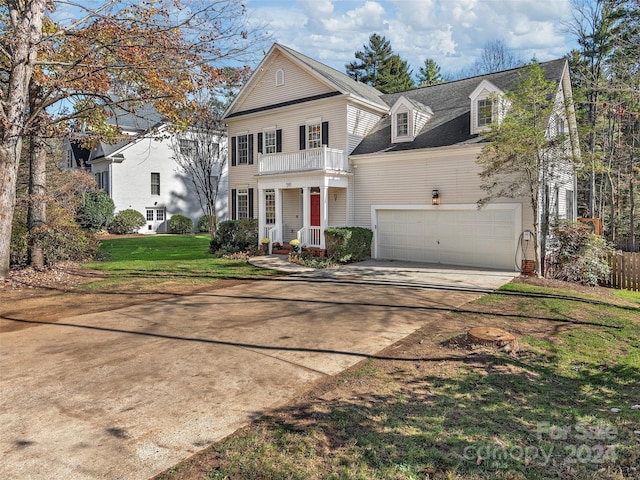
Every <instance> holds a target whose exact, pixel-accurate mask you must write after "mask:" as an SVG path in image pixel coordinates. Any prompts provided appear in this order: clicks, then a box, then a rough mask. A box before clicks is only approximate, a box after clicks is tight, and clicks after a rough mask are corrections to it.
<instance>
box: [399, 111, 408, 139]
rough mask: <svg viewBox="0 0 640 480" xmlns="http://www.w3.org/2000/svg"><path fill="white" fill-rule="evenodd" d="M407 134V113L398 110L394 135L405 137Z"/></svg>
mask: <svg viewBox="0 0 640 480" xmlns="http://www.w3.org/2000/svg"><path fill="white" fill-rule="evenodd" d="M407 135H409V113H407V112H400V113H397V114H396V136H397V137H406V136H407Z"/></svg>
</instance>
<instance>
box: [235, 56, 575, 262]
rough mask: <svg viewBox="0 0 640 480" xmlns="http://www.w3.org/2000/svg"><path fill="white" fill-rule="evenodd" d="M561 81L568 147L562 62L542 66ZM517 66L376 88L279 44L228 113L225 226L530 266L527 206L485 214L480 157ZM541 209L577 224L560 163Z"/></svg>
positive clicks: (571, 179) (556, 123)
mask: <svg viewBox="0 0 640 480" xmlns="http://www.w3.org/2000/svg"><path fill="white" fill-rule="evenodd" d="M542 66H543V68H544V69H545V72H546V77H547V78H549V79H553V80H555V81H556V82H557V85H558V94H557V105H558V108H557V115H554V118H553V119H550V129H554V131H556V132H565V131H568V132H569V141H568V142H567V144H568V147H567V148H569V149H577V139H576V136H575V118H574V116H573V110H572V108H571V87H570V79H569V73H568V66H567V63H566V61H565V60H564V59H560V60H555V61H551V62H546V63H543V64H542ZM517 79H518V70H517V69H516V70H508V71H505V72H499V73H493V74H488V75H483V76H480V77H474V78H469V79H464V80H459V81H454V82H449V83H445V84H441V85H434V86H429V87H424V88H418V89H414V90H410V91H406V92H401V93H395V94H382V93H381V92H379V91H378V90H376V89H375V88H373V87H370V86H368V85H364V84H362V83H359V82H357V81H355V80H353V79H352V78H350V77H349V76H347V75H345V74H343V73H340V72H338V71H337V70H334V69H332V68H330V67H328V66H326V65H324V64H322V63H320V62H317V61H315V60H313V59H311V58H309V57H306V56H304V55H302V54H300V53H298V52H296V51H294V50H292V49H290V48H287V47H285V46H283V45H279V44H275V45H273V47H272V48H271V49H270V50H269V52H268V53H267V54H266V56H265V58H264V59H263V61H262V62H261V63H260V65H259V66H258V68H257V69H256V70H255V72H254V74H253V75H252V77H251V78H250V79H249V81H248V82H247V84H246V85H245V86H244V87H243V89H242V90H241V91H240V93H239V95H238V96H237V97H236V99H235V101H234V102H233V103H232V104H231V106H230V107H229V109H228V110H227V112H226V113H225V116H224V121H225V123H226V124H227V127H228V131H227V134H228V139H229V151H230V152H231V162H230V167H229V193H230V198H229V204H230V205H231V215H230V217H231V218H234V219H238V218H246V217H254V218H258V219H259V228H260V235H261V236H262V237H269V238H270V239H271V240H272V241H278V242H288V241H290V240H291V239H293V238H298V239H300V242H301V244H303V245H306V246H309V247H318V248H324V246H325V245H324V233H323V232H324V229H325V228H326V227H328V226H345V225H351V226H363V227H368V228H371V229H372V230H373V231H374V242H373V247H372V256H373V257H374V258H385V259H399V260H411V261H421V262H434V263H445V264H454V265H468V266H480V267H493V268H501V269H509V270H515V269H517V268H519V267H520V265H521V262H522V260H524V259H525V258H527V259H532V258H533V248H532V245H533V242H531V239H532V237H531V236H532V235H534V234H537V235H540V232H534V231H533V223H534V222H533V212H532V210H531V208H530V205H529V203H530V202H529V200H528V199H526V198H521V199H511V198H505V199H500V200H497V201H495V202H492V203H490V204H488V205H486V206H485V207H483V208H482V209H479V208H478V204H477V202H478V200H479V199H480V198H482V197H483V196H484V195H485V193H484V192H483V191H482V190H481V188H480V178H479V175H478V174H479V172H480V168H479V166H478V165H477V164H476V159H477V158H478V155H479V154H480V152H481V150H482V147H483V144H484V143H485V140H484V139H483V137H482V132H483V130H484V129H486V128H487V125H489V124H490V123H491V122H492V121H493V120H494V119H495V118H497V117H495V116H496V115H501V114H503V112H501V108H500V104H499V102H497V101H496V100H495V98H496V97H494V95H493V94H499V93H500V92H503V91H505V90H507V89H509V87H511V86H512V85H513V84H514V82H515V81H516V80H517ZM547 188H548V192H547V193H548V195H547V197H546V198H548V201H547V202H546V208H548V209H552V211H553V215H554V216H555V217H556V218H568V219H575V216H576V205H575V203H576V202H575V191H576V187H575V174H574V172H573V169H572V167H571V165H570V163H569V162H564V163H563V162H559V164H558V167H557V168H556V175H555V176H554V180H553V183H549V184H548V185H547Z"/></svg>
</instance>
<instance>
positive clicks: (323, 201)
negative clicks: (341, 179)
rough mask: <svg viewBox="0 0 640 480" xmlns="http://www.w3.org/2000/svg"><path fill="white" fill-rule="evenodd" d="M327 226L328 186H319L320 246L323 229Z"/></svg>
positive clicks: (322, 244)
mask: <svg viewBox="0 0 640 480" xmlns="http://www.w3.org/2000/svg"><path fill="white" fill-rule="evenodd" d="M328 226H329V187H327V186H326V185H323V186H322V187H320V248H326V247H325V245H324V229H325V228H327V227H328Z"/></svg>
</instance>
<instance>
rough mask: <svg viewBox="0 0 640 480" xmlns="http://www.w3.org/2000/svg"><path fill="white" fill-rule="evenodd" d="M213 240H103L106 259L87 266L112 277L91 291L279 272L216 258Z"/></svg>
mask: <svg viewBox="0 0 640 480" xmlns="http://www.w3.org/2000/svg"><path fill="white" fill-rule="evenodd" d="M209 239H210V237H209V236H208V235H148V236H143V237H124V238H115V239H109V240H101V241H100V250H99V255H100V258H101V259H102V260H101V261H97V262H92V263H87V264H85V265H84V267H85V268H88V269H92V270H98V271H100V272H104V273H105V274H107V275H108V278H107V279H106V280H102V281H98V282H93V283H91V284H88V285H87V288H93V289H105V288H109V289H111V288H120V289H124V288H129V289H133V290H140V289H147V288H150V287H153V288H154V289H155V290H157V289H158V288H162V287H163V286H164V287H167V288H168V289H175V288H179V287H181V286H183V287H193V286H198V285H203V286H204V285H207V284H210V283H212V282H216V281H218V280H222V279H247V278H257V277H259V276H265V275H272V274H274V273H275V272H272V271H268V270H264V269H260V268H256V267H254V266H252V265H250V264H248V263H247V262H246V260H244V259H239V260H228V259H223V258H216V257H214V256H213V255H211V254H210V253H208V249H209Z"/></svg>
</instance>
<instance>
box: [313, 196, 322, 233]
mask: <svg viewBox="0 0 640 480" xmlns="http://www.w3.org/2000/svg"><path fill="white" fill-rule="evenodd" d="M311 226H312V227H319V226H320V195H311Z"/></svg>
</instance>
